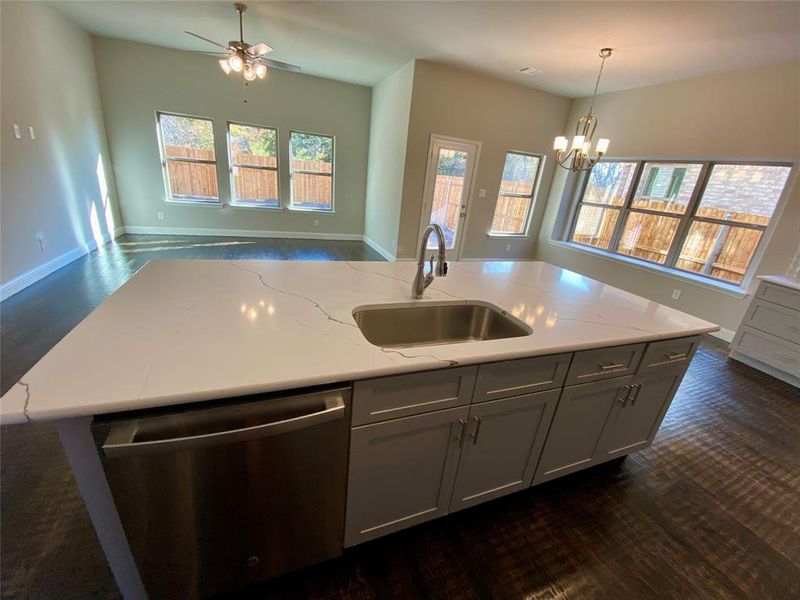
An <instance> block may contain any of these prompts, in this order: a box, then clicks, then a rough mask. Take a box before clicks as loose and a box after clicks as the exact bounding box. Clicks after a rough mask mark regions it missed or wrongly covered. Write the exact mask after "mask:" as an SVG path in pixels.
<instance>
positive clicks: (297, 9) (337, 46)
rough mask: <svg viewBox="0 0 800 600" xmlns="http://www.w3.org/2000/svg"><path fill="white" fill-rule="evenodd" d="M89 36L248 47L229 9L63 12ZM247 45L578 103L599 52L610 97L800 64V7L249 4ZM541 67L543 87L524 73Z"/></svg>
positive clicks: (331, 73) (339, 68)
mask: <svg viewBox="0 0 800 600" xmlns="http://www.w3.org/2000/svg"><path fill="white" fill-rule="evenodd" d="M52 4H53V5H54V6H56V7H57V8H59V9H60V10H61V11H62V12H63V13H65V14H66V15H68V16H69V17H71V18H72V19H73V20H74V21H76V22H77V23H78V24H79V25H81V26H82V27H84V28H85V29H87V30H89V31H91V32H93V33H95V34H99V35H104V36H109V37H115V38H122V39H127V40H133V41H138V42H145V43H149V44H156V45H160V46H168V47H171V48H178V49H182V50H207V49H209V47H207V46H206V45H205V44H204V43H203V42H201V41H199V40H196V39H194V38H191V37H190V36H187V35H185V34H184V33H183V31H184V30H185V29H188V30H190V31H194V32H196V33H199V34H200V35H203V36H205V37H209V38H211V39H214V40H216V41H219V42H223V43H224V42H227V41H228V40H231V39H235V38H237V37H238V30H237V28H238V25H237V20H236V14H235V13H234V11H233V6H232V3H231V2H175V1H162V2H149V1H104V2H93V1H89V2H86V1H79V2H74V1H59V2H53V3H52ZM248 6H249V11H248V12H247V13H246V15H245V24H244V28H245V40H246V41H248V42H251V43H254V42H257V41H261V40H265V41H267V42H268V43H269V44H270V45H271V46H272V47H273V48H275V52H274V53H273V54H272V55H271V58H275V59H277V60H283V61H286V62H291V63H295V64H297V65H300V66H301V67H302V68H303V70H304V72H306V73H309V74H312V75H319V76H322V77H329V78H332V79H338V80H342V81H349V82H353V83H359V84H364V85H373V84H375V83H376V82H378V81H380V80H381V79H383V78H384V77H385V76H387V75H389V74H390V73H392V72H393V71H394V70H396V69H397V68H399V67H400V66H401V65H403V64H404V63H406V62H408V61H409V60H411V59H413V58H424V59H428V60H433V61H437V62H442V63H446V64H451V65H455V66H461V67H465V68H469V69H472V70H474V71H478V72H483V73H487V74H490V75H494V76H496V77H501V78H503V79H508V80H511V81H516V82H518V83H521V84H523V85H529V86H531V87H535V88H539V89H543V90H548V91H552V92H556V93H558V94H562V95H566V96H571V97H576V96H585V95H589V94H591V92H592V88H593V86H594V78H595V75H596V72H597V68H598V66H599V59H598V58H597V50H598V49H599V48H601V47H603V46H610V47H612V48H614V49H615V53H614V56H612V57H611V58H610V59H609V60H608V61H607V62H606V71H605V74H604V76H603V82H602V85H601V90H600V91H601V93H602V92H604V91H605V92H609V91H616V90H622V89H629V88H633V87H639V86H644V85H652V84H656V83H663V82H666V81H673V80H678V79H686V78H689V77H696V76H700V75H704V74H708V73H714V72H722V71H727V70H735V69H742V68H747V67H756V66H761V65H767V64H772V63H778V62H785V61H791V60H800V2H605V1H594V2H465V1H462V2H430V1H420V2H409V1H385V2H379V1H370V2H350V1H340V2H303V1H293V2H253V1H251V2H248ZM524 66H531V67H535V68H537V69H541V70H542V71H544V72H543V73H542V74H541V75H536V76H525V75H520V74H517V73H516V70H517V69H518V68H520V67H524Z"/></svg>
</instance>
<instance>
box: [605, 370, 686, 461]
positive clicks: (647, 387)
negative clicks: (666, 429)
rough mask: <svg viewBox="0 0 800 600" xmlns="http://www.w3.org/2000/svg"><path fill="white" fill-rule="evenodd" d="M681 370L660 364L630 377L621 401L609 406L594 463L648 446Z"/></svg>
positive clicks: (678, 379)
mask: <svg viewBox="0 0 800 600" xmlns="http://www.w3.org/2000/svg"><path fill="white" fill-rule="evenodd" d="M685 372H686V369H685V368H666V367H662V368H661V369H657V370H653V369H650V370H648V371H647V374H646V375H645V376H641V375H640V376H638V377H636V378H635V379H634V381H633V383H632V389H631V391H630V393H629V394H628V395H627V398H626V399H625V403H624V404H623V403H621V402H616V403H614V408H612V409H611V414H610V415H609V417H608V423H607V425H606V429H605V431H604V432H603V439H602V440H601V442H600V448H599V453H598V456H597V462H602V461H604V460H610V459H612V458H616V457H618V456H623V455H625V454H629V453H631V452H634V451H636V450H641V449H642V448H646V447H647V446H649V445H650V443H651V442H652V441H653V438H654V437H655V435H656V431H658V427H659V425H661V421H662V420H663V419H664V415H666V414H667V409H668V408H669V405H670V402H671V401H672V398H673V396H675V392H677V391H678V386H680V384H681V380H682V379H683V374H684V373H685Z"/></svg>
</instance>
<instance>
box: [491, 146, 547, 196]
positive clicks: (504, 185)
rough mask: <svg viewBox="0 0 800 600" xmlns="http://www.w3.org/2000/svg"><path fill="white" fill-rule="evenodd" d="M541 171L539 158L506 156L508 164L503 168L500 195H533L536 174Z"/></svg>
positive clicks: (511, 153) (515, 155) (512, 154)
mask: <svg viewBox="0 0 800 600" xmlns="http://www.w3.org/2000/svg"><path fill="white" fill-rule="evenodd" d="M538 169H539V157H538V156H528V155H527V154H516V153H514V152H509V153H508V154H506V164H505V166H504V167H503V179H502V180H501V181H500V193H503V192H508V193H510V194H525V195H527V196H530V195H531V194H533V184H534V183H535V182H536V172H537V170H538Z"/></svg>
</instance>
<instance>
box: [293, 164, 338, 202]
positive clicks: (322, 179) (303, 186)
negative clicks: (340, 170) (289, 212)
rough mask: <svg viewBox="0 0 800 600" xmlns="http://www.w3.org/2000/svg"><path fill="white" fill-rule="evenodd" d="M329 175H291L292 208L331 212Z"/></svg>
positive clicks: (330, 180) (331, 179)
mask: <svg viewBox="0 0 800 600" xmlns="http://www.w3.org/2000/svg"><path fill="white" fill-rule="evenodd" d="M332 181H333V178H332V177H331V176H330V175H309V174H307V173H293V174H292V206H295V207H297V208H307V209H314V210H332V209H333V204H332V201H331V200H332V198H333V194H332V190H331V182H332Z"/></svg>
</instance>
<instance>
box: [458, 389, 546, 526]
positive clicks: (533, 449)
mask: <svg viewBox="0 0 800 600" xmlns="http://www.w3.org/2000/svg"><path fill="white" fill-rule="evenodd" d="M560 393H561V390H550V391H547V392H539V393H535V394H526V395H524V396H516V397H513V398H507V399H504V400H493V401H490V402H482V403H480V404H473V405H472V407H471V408H470V413H469V425H468V427H467V435H466V436H465V438H464V440H463V442H462V450H461V458H460V461H459V465H458V475H457V477H456V483H455V488H454V490H453V499H452V500H451V502H450V511H451V512H452V511H455V510H459V509H461V508H466V507H468V506H472V505H474V504H480V503H481V502H485V501H487V500H491V499H492V498H497V497H499V496H503V495H505V494H510V493H511V492H515V491H517V490H521V489H525V488H527V487H529V486H530V484H531V481H532V480H533V472H534V470H535V469H536V463H537V462H538V460H539V454H540V453H541V451H542V446H543V445H544V440H545V438H546V437H547V430H548V428H549V426H550V421H551V419H552V418H553V412H554V411H555V408H556V403H557V402H558V396H559V394H560Z"/></svg>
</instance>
